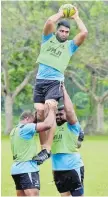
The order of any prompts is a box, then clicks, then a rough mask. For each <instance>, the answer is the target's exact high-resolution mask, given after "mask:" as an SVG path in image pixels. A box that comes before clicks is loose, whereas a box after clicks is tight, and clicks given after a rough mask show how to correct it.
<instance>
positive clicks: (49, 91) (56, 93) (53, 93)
mask: <svg viewBox="0 0 108 197" xmlns="http://www.w3.org/2000/svg"><path fill="white" fill-rule="evenodd" d="M45 89H46V91H45V92H46V94H45V116H47V115H48V113H49V106H50V105H51V106H53V107H54V108H57V104H58V101H59V99H60V98H62V97H63V92H62V88H61V83H60V81H56V80H46V86H45ZM47 103H50V105H47ZM55 120H56V117H55ZM55 130H56V122H54V124H53V126H52V128H51V129H50V130H49V131H47V140H46V143H45V144H44V146H43V150H42V151H41V152H40V153H39V154H38V155H37V156H36V157H35V159H36V161H37V162H38V164H41V163H43V161H45V160H46V159H48V158H49V156H50V150H51V145H52V142H53V137H54V133H55Z"/></svg>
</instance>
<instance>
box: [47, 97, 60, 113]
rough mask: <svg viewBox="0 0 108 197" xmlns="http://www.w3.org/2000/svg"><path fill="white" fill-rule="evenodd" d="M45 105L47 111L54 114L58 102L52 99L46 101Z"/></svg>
mask: <svg viewBox="0 0 108 197" xmlns="http://www.w3.org/2000/svg"><path fill="white" fill-rule="evenodd" d="M45 104H46V105H47V106H48V108H49V109H51V110H53V111H55V112H56V110H57V105H58V102H57V101H56V100H54V99H51V100H47V101H46V102H45Z"/></svg>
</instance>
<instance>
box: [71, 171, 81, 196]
mask: <svg viewBox="0 0 108 197" xmlns="http://www.w3.org/2000/svg"><path fill="white" fill-rule="evenodd" d="M71 174H72V181H71V182H72V184H71V185H72V187H71V189H70V193H71V195H72V196H84V188H83V185H82V182H81V173H80V168H78V169H77V170H72V171H71Z"/></svg>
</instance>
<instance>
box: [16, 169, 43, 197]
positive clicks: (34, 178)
mask: <svg viewBox="0 0 108 197" xmlns="http://www.w3.org/2000/svg"><path fill="white" fill-rule="evenodd" d="M20 183H21V185H22V188H23V190H24V193H25V195H26V196H39V190H40V179H39V173H38V172H30V173H24V174H21V176H20Z"/></svg>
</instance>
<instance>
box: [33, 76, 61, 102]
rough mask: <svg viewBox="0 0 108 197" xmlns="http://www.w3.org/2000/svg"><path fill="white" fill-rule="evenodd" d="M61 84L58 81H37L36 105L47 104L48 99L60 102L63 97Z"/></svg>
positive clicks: (35, 90) (35, 88) (35, 91)
mask: <svg viewBox="0 0 108 197" xmlns="http://www.w3.org/2000/svg"><path fill="white" fill-rule="evenodd" d="M61 83H62V82H60V81H58V80H46V79H36V84H35V87H34V98H33V99H34V103H45V101H46V100H48V99H55V100H56V101H59V99H60V98H62V97H63V92H62V89H61Z"/></svg>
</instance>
